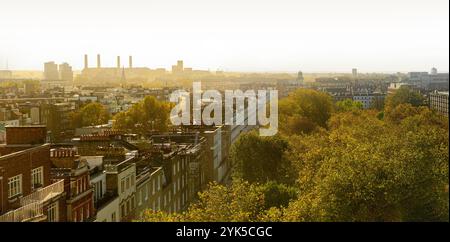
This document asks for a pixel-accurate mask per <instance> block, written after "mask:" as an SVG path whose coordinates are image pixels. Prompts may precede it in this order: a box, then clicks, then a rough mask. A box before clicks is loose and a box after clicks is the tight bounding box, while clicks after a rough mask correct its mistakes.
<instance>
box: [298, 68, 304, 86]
mask: <svg viewBox="0 0 450 242" xmlns="http://www.w3.org/2000/svg"><path fill="white" fill-rule="evenodd" d="M303 80H304V78H303V72H301V71H299V72H298V73H297V81H298V82H299V83H300V84H303Z"/></svg>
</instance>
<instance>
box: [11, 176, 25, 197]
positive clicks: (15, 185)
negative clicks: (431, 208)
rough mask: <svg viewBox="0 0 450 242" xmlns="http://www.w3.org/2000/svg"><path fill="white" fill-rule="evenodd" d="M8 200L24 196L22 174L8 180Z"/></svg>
mask: <svg viewBox="0 0 450 242" xmlns="http://www.w3.org/2000/svg"><path fill="white" fill-rule="evenodd" d="M8 187H9V190H8V198H12V197H14V196H17V195H19V194H22V174H20V175H17V176H13V177H11V178H9V179H8Z"/></svg>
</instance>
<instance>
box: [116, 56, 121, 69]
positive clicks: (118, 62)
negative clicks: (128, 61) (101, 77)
mask: <svg viewBox="0 0 450 242" xmlns="http://www.w3.org/2000/svg"><path fill="white" fill-rule="evenodd" d="M117 69H120V56H117Z"/></svg>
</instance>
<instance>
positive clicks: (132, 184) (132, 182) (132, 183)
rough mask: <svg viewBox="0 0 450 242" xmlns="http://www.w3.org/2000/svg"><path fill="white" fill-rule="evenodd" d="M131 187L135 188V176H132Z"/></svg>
mask: <svg viewBox="0 0 450 242" xmlns="http://www.w3.org/2000/svg"><path fill="white" fill-rule="evenodd" d="M131 186H134V174H133V175H131Z"/></svg>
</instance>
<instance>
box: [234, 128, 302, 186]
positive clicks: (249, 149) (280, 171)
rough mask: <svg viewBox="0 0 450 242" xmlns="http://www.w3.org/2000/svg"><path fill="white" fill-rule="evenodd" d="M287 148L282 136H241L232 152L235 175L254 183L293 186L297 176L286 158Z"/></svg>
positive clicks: (250, 133)
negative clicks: (276, 183)
mask: <svg viewBox="0 0 450 242" xmlns="http://www.w3.org/2000/svg"><path fill="white" fill-rule="evenodd" d="M288 148H289V147H288V142H287V141H286V140H285V139H283V138H282V137H281V136H279V135H276V136H267V137H262V136H259V135H258V133H257V132H255V131H252V132H248V133H245V134H242V135H241V136H240V137H239V138H238V140H237V141H236V142H235V143H234V144H233V146H232V147H231V150H230V159H231V161H232V164H233V169H234V170H233V175H234V176H235V177H238V178H241V179H244V180H246V181H249V182H251V183H255V182H259V183H265V182H267V181H277V182H280V183H292V182H293V181H294V180H295V176H294V175H295V173H294V172H293V170H292V167H291V165H290V162H289V160H287V159H286V157H285V152H286V151H287V150H288Z"/></svg>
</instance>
